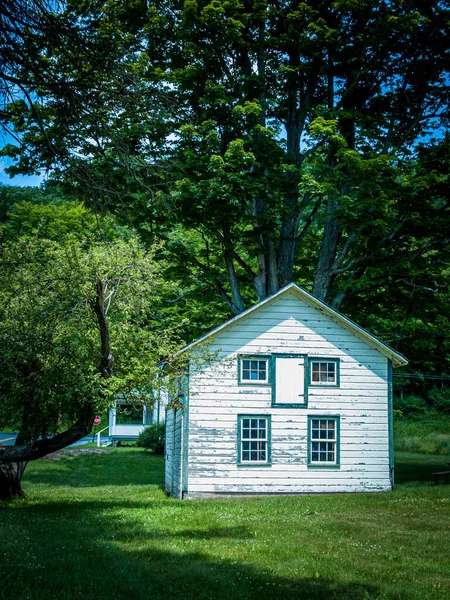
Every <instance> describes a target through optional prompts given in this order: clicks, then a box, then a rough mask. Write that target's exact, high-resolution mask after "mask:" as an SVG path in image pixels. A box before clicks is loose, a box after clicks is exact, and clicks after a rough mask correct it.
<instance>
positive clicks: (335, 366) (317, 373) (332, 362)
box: [308, 356, 341, 387]
mask: <svg viewBox="0 0 450 600" xmlns="http://www.w3.org/2000/svg"><path fill="white" fill-rule="evenodd" d="M340 365H341V361H340V360H339V358H328V357H325V358H322V357H320V356H317V357H316V356H310V357H309V360H308V371H309V375H308V387H340V385H341V373H340ZM332 375H333V379H332V380H331V381H330V378H331V376H332Z"/></svg>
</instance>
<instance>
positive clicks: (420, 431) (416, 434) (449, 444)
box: [394, 410, 450, 455]
mask: <svg viewBox="0 0 450 600" xmlns="http://www.w3.org/2000/svg"><path fill="white" fill-rule="evenodd" d="M394 445H395V449H396V451H397V450H399V451H405V452H418V453H420V454H437V455H449V454H450V418H449V417H448V416H447V415H445V414H443V413H442V412H441V413H438V412H435V411H432V410H429V411H428V412H427V413H425V414H422V415H420V416H418V415H410V416H409V417H407V416H400V417H398V416H397V417H396V418H395V419H394Z"/></svg>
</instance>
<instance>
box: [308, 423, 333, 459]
mask: <svg viewBox="0 0 450 600" xmlns="http://www.w3.org/2000/svg"><path fill="white" fill-rule="evenodd" d="M336 428H337V422H336V419H328V418H323V419H311V436H310V439H309V444H310V461H311V462H318V463H336V460H337V456H336V433H337V432H336Z"/></svg>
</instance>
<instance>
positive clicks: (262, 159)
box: [2, 0, 450, 314]
mask: <svg viewBox="0 0 450 600" xmlns="http://www.w3.org/2000/svg"><path fill="white" fill-rule="evenodd" d="M14 1H15V2H19V0H14ZM10 2H11V0H10ZM49 15H50V17H49ZM52 20H54V21H55V22H57V23H59V24H60V25H61V27H59V28H58V27H53V29H51V32H49V31H48V26H49V25H48V23H49V22H50V23H51V22H53V21H52ZM8 23H9V21H8ZM46 27H47V30H46ZM24 31H25V34H24V33H23V32H24ZM42 31H44V35H42ZM55 35H56V36H57V39H56V43H55V37H54V36H55ZM17 39H20V40H21V44H22V46H19V47H17V48H16V49H15V50H16V52H17V53H18V56H19V57H20V58H19V59H15V58H14V55H13V54H11V53H10V54H9V55H8V57H9V62H8V68H7V69H6V73H5V75H4V81H5V86H6V88H7V90H8V94H9V95H10V96H11V97H13V96H14V94H16V96H14V98H13V100H14V101H13V102H7V104H6V106H5V109H4V111H3V119H2V120H3V123H4V124H5V126H7V127H12V128H13V129H14V135H16V136H17V138H18V140H19V142H18V143H17V144H11V145H10V146H8V147H7V148H6V149H5V153H6V154H9V155H10V156H11V157H13V158H14V159H15V160H16V162H15V165H14V166H13V167H12V168H11V173H14V172H32V171H34V170H36V169H39V168H47V169H50V170H51V172H52V175H51V176H52V177H53V178H54V179H56V180H59V181H60V182H61V183H62V184H66V185H68V186H69V187H70V189H72V190H73V189H75V190H76V191H77V193H78V194H80V195H83V194H84V193H86V194H88V195H89V197H90V198H91V199H92V198H95V199H96V200H97V201H98V202H101V203H102V204H105V203H108V204H109V205H110V206H111V207H112V208H114V210H116V211H117V212H119V213H120V214H121V215H122V216H123V217H124V218H127V219H132V220H133V222H134V223H135V224H136V225H137V227H138V228H139V230H140V231H141V233H142V234H143V235H144V236H145V237H146V238H150V239H151V238H152V237H153V236H155V235H159V236H165V237H166V238H167V240H168V244H167V245H166V251H170V250H173V259H174V260H177V259H179V258H180V257H181V258H182V260H183V262H184V264H189V270H190V273H191V274H193V275H194V274H195V275H196V276H200V277H202V278H204V279H205V280H206V281H208V282H209V284H210V285H211V286H213V287H214V288H215V289H216V290H217V291H218V293H219V294H220V296H221V297H222V298H223V299H224V300H225V301H226V303H227V306H228V307H229V309H230V310H231V311H232V312H234V313H236V314H237V313H239V312H241V311H242V310H243V309H244V308H245V305H246V301H247V297H248V296H249V295H252V293H253V292H256V296H257V298H258V299H263V298H265V297H266V296H267V295H269V294H272V293H274V292H275V291H276V290H278V289H279V288H280V287H282V286H283V285H285V284H287V283H288V282H289V281H291V280H292V278H293V277H294V274H295V277H296V279H297V280H299V281H300V282H302V283H304V284H310V285H311V286H312V290H313V292H314V293H315V294H316V296H318V297H319V298H321V299H325V300H328V301H330V302H332V303H333V304H334V306H335V307H337V308H339V307H340V306H341V305H342V302H343V301H344V300H347V299H348V298H349V297H350V296H351V295H352V293H353V294H354V293H357V292H358V289H359V286H360V282H361V278H363V277H365V276H367V273H368V272H369V271H371V270H374V269H376V266H377V265H378V263H379V260H380V258H381V259H382V260H385V259H386V257H388V256H391V257H394V256H396V257H397V256H398V254H399V253H403V254H404V253H406V254H405V256H408V257H409V259H410V263H408V268H409V265H410V264H411V261H414V260H416V259H419V258H420V256H421V255H422V254H421V253H422V252H426V251H427V247H428V241H427V235H425V236H424V239H422V238H421V237H420V235H419V236H417V235H416V233H415V232H412V233H411V231H410V230H411V227H410V226H411V225H412V224H414V221H415V219H416V215H417V214H420V213H421V212H422V211H425V212H428V210H429V209H430V206H431V205H430V204H429V203H427V199H426V198H425V193H423V194H422V195H420V194H417V193H416V194H415V196H414V198H415V203H416V205H415V206H412V205H411V203H410V202H408V193H409V191H410V181H411V179H412V178H413V177H414V173H415V172H416V162H415V161H416V160H417V152H416V150H417V147H418V144H419V143H420V142H424V141H426V142H427V143H430V144H432V143H434V141H435V140H433V138H432V136H433V135H434V133H436V136H437V137H439V136H441V135H442V131H443V129H444V128H445V126H446V124H447V120H448V95H449V81H450V79H449V73H448V70H449V64H448V56H449V52H448V50H449V43H450V42H449V40H450V35H449V7H448V2H446V1H441V2H432V3H430V2H424V1H422V0H408V1H407V2H405V1H404V0H393V1H386V0H371V1H369V2H354V1H353V0H342V1H340V2H331V1H329V0H309V1H307V2H298V1H296V2H268V1H265V0H262V1H259V0H258V1H250V0H242V1H241V0H231V1H229V0H214V2H209V1H207V0H201V1H184V2H179V1H178V2H177V1H171V2H161V3H156V4H152V5H148V4H147V3H145V2H142V3H141V2H136V3H133V4H132V5H130V3H128V2H126V1H125V0H124V1H118V2H115V3H114V4H111V3H110V4H106V5H104V4H102V3H97V2H95V1H93V0H92V1H90V2H78V1H72V2H70V3H69V4H67V5H65V4H64V3H62V4H60V5H59V8H58V10H57V11H53V12H52V11H49V10H48V9H47V13H46V17H45V19H41V20H40V21H38V24H36V23H34V24H33V27H27V28H24V27H22V26H21V25H20V23H19V32H18V33H15V34H14V35H13V37H12V38H11V40H10V42H9V46H11V47H13V45H14V43H16V40H17ZM9 46H8V44H7V47H9ZM26 49H27V50H28V55H27V56H31V57H32V63H33V64H32V65H29V64H28V62H27V60H28V59H27V60H25V59H24V58H23V57H24V56H25V52H24V51H25V50H26ZM99 57H100V58H99ZM100 65H101V68H99V66H100ZM30 73H31V75H30ZM11 74H13V76H12V75H11ZM11 82H13V85H16V86H17V87H11V85H12V84H11ZM17 94H18V95H19V96H20V100H19V99H18V97H17ZM427 185H428V184H427V183H426V182H424V183H423V190H424V192H425V190H426V188H427ZM418 186H420V180H418V179H416V181H415V183H414V189H415V190H417V187H418ZM422 201H424V202H425V203H424V204H423V206H422V205H421V203H422ZM446 211H447V205H445V206H444V207H442V206H439V207H438V208H436V207H435V214H436V216H438V215H440V216H443V215H444V216H446V215H447V213H446ZM405 231H409V232H410V233H409V235H410V237H409V242H410V243H411V244H413V245H414V244H416V245H418V246H419V247H418V248H417V252H415V254H414V253H412V252H411V250H410V248H408V240H407V239H406V237H405V233H404V232H405ZM424 240H425V241H424ZM441 241H444V242H445V240H442V238H441ZM422 242H423V243H422ZM442 247H445V244H444V245H442ZM396 260H397V258H396ZM375 272H376V271H375Z"/></svg>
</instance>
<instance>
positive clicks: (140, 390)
mask: <svg viewBox="0 0 450 600" xmlns="http://www.w3.org/2000/svg"><path fill="white" fill-rule="evenodd" d="M168 287H170V285H168V284H165V283H164V282H162V281H161V277H160V272H159V270H158V268H157V267H156V266H155V263H154V261H153V258H152V254H150V253H148V252H146V251H144V250H143V249H142V248H141V247H140V246H139V244H138V243H137V242H136V241H135V240H131V241H129V242H128V243H124V242H122V241H115V242H109V243H108V244H104V243H102V244H99V243H94V242H92V241H91V242H90V243H88V242H87V241H84V242H82V243H80V242H78V241H76V240H75V239H72V241H70V240H69V239H67V238H66V239H65V243H64V244H60V243H58V242H54V241H51V240H48V239H47V240H46V239H36V238H34V239H32V238H20V239H19V240H17V241H14V242H4V243H2V244H1V245H0V338H1V340H2V344H1V346H0V361H1V364H2V368H1V371H0V429H5V428H9V429H10V430H11V429H12V430H14V431H18V432H19V433H18V437H17V439H16V442H15V445H14V446H3V447H0V499H2V498H3V499H4V498H10V497H13V496H16V495H22V494H23V491H22V486H21V478H22V474H23V472H24V470H25V467H26V465H27V462H28V461H30V460H36V459H38V458H41V457H43V456H45V455H46V454H48V453H50V452H53V451H55V450H59V449H60V448H63V447H65V446H67V445H69V444H70V443H73V442H75V441H77V440H78V439H80V438H82V437H83V436H85V435H86V434H88V433H89V432H90V431H91V429H92V422H93V418H94V415H95V414H97V413H98V412H101V411H103V410H105V409H106V408H107V407H108V406H110V405H111V404H112V402H113V398H114V395H115V394H117V393H121V394H127V395H128V396H137V395H138V396H139V397H140V398H141V399H142V398H143V397H145V398H147V402H150V400H149V398H151V394H152V391H153V390H154V389H155V386H156V385H157V374H158V368H157V362H158V361H159V359H161V358H162V357H165V356H168V355H170V354H172V353H173V351H174V348H175V347H176V333H175V329H176V328H173V327H171V326H170V324H169V323H167V322H166V321H164V322H162V319H161V315H160V314H159V313H158V310H157V308H158V306H159V305H160V303H161V294H164V293H165V292H168V289H167V288H168ZM162 331H164V335H162Z"/></svg>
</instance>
